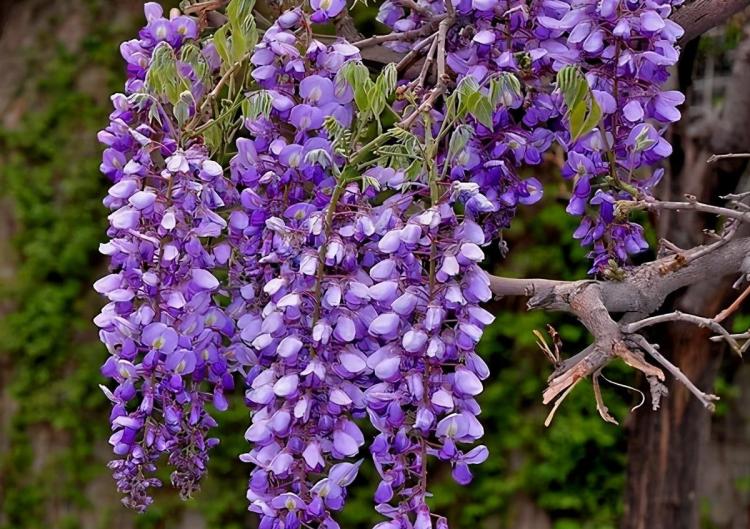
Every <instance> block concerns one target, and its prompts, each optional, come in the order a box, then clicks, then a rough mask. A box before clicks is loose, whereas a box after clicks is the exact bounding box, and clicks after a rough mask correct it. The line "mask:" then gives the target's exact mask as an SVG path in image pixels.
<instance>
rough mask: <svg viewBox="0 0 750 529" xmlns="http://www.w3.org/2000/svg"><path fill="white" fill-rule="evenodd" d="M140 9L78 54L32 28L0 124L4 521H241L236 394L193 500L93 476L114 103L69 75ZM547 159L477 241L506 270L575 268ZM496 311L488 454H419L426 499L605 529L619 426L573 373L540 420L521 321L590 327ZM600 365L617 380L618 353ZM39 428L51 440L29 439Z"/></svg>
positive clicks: (5, 524) (624, 400)
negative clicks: (7, 249) (423, 459)
mask: <svg viewBox="0 0 750 529" xmlns="http://www.w3.org/2000/svg"><path fill="white" fill-rule="evenodd" d="M85 4H86V5H87V9H89V10H90V11H91V20H102V17H104V19H106V10H107V9H108V7H107V5H108V2H106V1H105V0H86V1H85ZM358 19H359V20H363V17H362V12H361V11H360V12H359V13H358ZM137 23H139V21H138V20H132V21H131V22H130V23H127V24H101V23H99V24H92V25H91V27H90V28H89V29H88V31H87V34H86V37H85V40H84V42H83V46H82V49H80V50H78V51H77V52H76V53H71V52H70V51H67V50H66V48H65V47H64V46H62V45H61V44H60V43H59V42H54V41H50V42H42V43H40V45H39V50H38V56H35V55H34V54H31V55H30V56H29V58H28V60H30V61H36V62H37V63H38V64H39V70H38V73H37V74H36V80H35V86H33V90H35V91H37V92H38V93H40V94H44V98H43V101H44V104H43V105H40V106H39V107H35V108H34V109H32V110H30V111H28V112H27V113H26V114H25V115H24V117H23V119H22V121H21V123H20V124H19V125H18V126H15V127H14V128H13V129H12V130H10V129H0V152H2V153H3V155H2V157H0V162H1V163H2V166H1V167H0V197H1V198H2V199H3V200H4V201H5V203H7V204H10V206H11V216H12V218H13V223H14V226H15V228H14V234H15V235H14V241H13V244H14V246H13V247H14V252H15V258H14V261H15V267H16V273H15V276H14V277H13V279H12V280H11V281H8V282H6V283H3V284H1V285H0V300H1V301H2V302H3V305H6V304H8V305H10V306H11V307H12V309H11V310H10V313H9V314H7V315H6V316H5V318H4V319H3V320H2V322H1V323H0V365H4V366H6V367H8V368H9V372H10V376H9V377H8V385H7V387H5V388H4V390H5V391H8V392H9V394H10V396H11V398H12V400H13V402H14V403H15V411H14V413H13V415H12V418H11V423H10V431H9V442H10V449H9V450H8V451H7V452H3V453H0V513H2V515H1V516H0V520H2V522H0V527H2V529H42V528H49V527H60V528H63V529H76V528H80V527H84V525H85V526H86V527H101V528H105V527H111V526H112V525H118V526H119V525H121V522H122V521H123V520H129V519H134V520H135V521H134V524H135V526H136V527H138V528H142V529H146V528H171V527H177V525H178V521H179V520H180V519H181V518H182V516H183V515H184V510H185V509H186V508H188V509H195V510H197V511H198V512H200V513H201V514H202V515H203V516H204V517H205V520H206V522H207V523H206V526H207V527H209V528H212V529H214V528H216V529H219V528H221V529H239V528H241V527H248V526H252V525H253V522H252V517H250V516H249V515H248V514H247V513H246V510H245V499H244V489H245V480H246V477H245V476H246V473H247V471H248V469H247V468H245V466H244V465H242V464H240V463H239V462H238V460H237V455H238V454H239V453H242V452H243V451H245V450H246V445H245V441H244V439H243V436H242V433H243V432H244V430H245V428H246V424H247V421H248V416H247V413H246V411H245V410H244V408H243V406H242V404H241V399H240V398H239V396H237V395H235V404H236V405H235V406H234V407H233V408H232V410H233V411H230V412H227V413H225V414H223V415H221V416H220V420H221V430H222V431H221V433H220V437H221V438H222V444H221V446H220V447H219V448H218V449H217V451H216V452H215V453H214V455H213V457H212V460H211V467H210V472H209V479H208V481H207V483H206V484H205V486H204V490H203V491H202V492H201V494H200V495H199V496H198V497H197V498H196V499H194V500H192V501H191V502H189V503H188V504H182V503H181V502H180V501H179V500H177V499H176V495H174V494H170V491H169V490H166V491H165V493H163V494H160V497H159V498H157V502H156V504H155V505H154V506H153V508H152V509H151V510H150V511H149V513H148V514H145V515H142V516H136V515H134V514H131V513H129V512H126V511H125V509H124V508H122V507H121V506H120V505H119V503H118V501H117V499H116V496H115V494H114V484H113V483H112V482H111V481H110V480H106V479H104V481H99V480H101V479H102V476H103V475H105V474H106V473H107V470H106V468H105V463H106V457H107V453H108V448H109V447H108V446H106V439H107V437H108V432H107V424H108V422H107V413H108V409H107V401H106V399H105V398H104V396H103V395H102V394H101V393H100V392H99V390H98V388H97V384H99V383H100V382H102V380H101V377H100V376H99V373H98V369H99V366H100V365H101V363H102V362H103V361H104V359H105V357H106V351H105V349H104V347H103V346H101V345H100V344H99V343H98V341H97V337H96V333H95V329H94V328H93V325H92V323H91V318H92V317H93V316H94V315H95V314H96V311H97V309H98V306H99V305H100V303H101V302H100V300H99V299H97V297H96V296H95V295H94V294H92V292H91V288H90V284H91V283H92V282H93V281H94V280H95V279H96V278H97V277H98V276H101V275H103V273H104V272H105V265H104V262H103V260H102V259H101V258H100V257H99V256H98V254H97V245H98V243H99V242H100V241H101V240H103V239H104V232H105V225H106V221H105V215H106V212H105V209H104V208H103V207H102V206H101V202H100V200H101V197H103V196H104V194H105V192H106V185H107V183H106V181H105V178H104V177H103V176H101V175H100V174H99V173H98V168H97V167H98V163H99V160H98V153H99V146H98V145H97V143H96V132H97V130H98V129H99V128H101V127H103V126H104V125H105V123H106V116H107V114H108V112H109V104H108V102H107V100H106V98H104V97H95V96H94V95H92V93H91V87H87V89H86V90H82V88H81V85H80V82H79V81H80V78H81V76H82V75H83V73H84V71H85V70H86V69H88V68H91V67H92V65H93V66H96V67H98V68H100V69H103V71H105V72H107V75H106V82H105V83H104V84H103V85H102V86H101V87H98V90H99V91H100V92H102V94H104V93H105V92H112V91H116V90H118V89H119V87H120V86H121V84H122V82H123V79H124V74H123V68H122V64H121V63H120V59H119V56H118V54H117V47H118V44H119V42H120V41H121V40H123V39H124V38H129V36H130V35H133V34H134V33H135V30H136V28H137V26H136V25H135V24H137ZM42 58H43V59H44V60H42ZM554 172H555V171H550V174H547V175H541V176H542V177H543V179H544V180H545V181H547V182H550V184H549V186H548V190H547V191H548V192H547V194H546V195H547V198H545V200H544V202H543V203H542V204H539V205H537V206H535V207H534V208H532V209H529V210H527V211H524V212H523V214H522V215H521V216H520V217H519V218H518V219H517V221H516V223H515V224H514V226H513V228H512V229H511V230H510V231H509V232H508V233H507V235H506V238H507V241H508V244H509V246H510V248H511V254H510V256H511V257H510V258H509V259H508V260H505V261H504V260H502V259H501V257H500V253H499V251H497V250H491V251H490V254H492V255H491V256H492V259H491V261H490V262H492V263H495V264H494V266H495V267H496V268H497V270H501V271H502V273H504V274H506V275H514V274H515V275H522V274H523V275H537V276H547V277H558V278H573V277H576V278H580V277H583V276H584V275H585V267H586V259H585V257H584V254H583V251H582V250H581V249H580V248H578V247H577V244H575V243H574V242H572V241H571V238H570V233H571V231H572V230H573V229H574V226H573V224H572V221H571V219H570V218H569V217H568V216H567V215H566V214H565V213H564V206H563V204H562V203H561V202H558V201H556V199H555V197H556V196H557V195H558V194H559V191H560V189H561V188H560V187H559V186H560V182H559V181H558V180H557V179H556V178H557V177H555V176H554ZM492 310H493V311H494V312H495V313H496V314H497V321H496V322H495V323H494V325H493V326H492V327H491V328H490V329H489V331H488V332H487V334H486V336H485V338H484V341H483V342H482V344H481V353H482V354H483V356H484V357H485V359H486V360H487V362H488V363H489V364H490V366H491V368H492V372H493V375H492V378H491V379H490V380H488V381H487V384H486V390H485V392H484V394H483V396H482V397H481V404H482V408H483V410H484V412H483V415H482V419H483V423H484V425H485V427H486V430H487V435H486V443H487V445H488V446H489V448H490V452H491V457H490V459H489V460H488V461H487V462H486V463H485V464H484V465H482V466H481V468H479V469H477V471H476V479H475V481H474V483H472V484H471V485H470V486H469V487H459V486H457V485H455V484H454V483H453V482H452V481H451V479H450V475H449V474H450V472H449V469H446V468H443V467H439V466H435V467H434V468H432V469H431V475H432V476H433V487H432V488H433V491H434V494H435V497H434V506H435V508H436V509H437V510H438V511H439V512H443V513H445V514H447V515H448V516H449V517H450V519H451V520H452V521H453V527H456V528H468V527H482V528H485V527H486V528H501V527H512V526H513V523H514V522H513V520H515V519H516V517H517V515H518V510H519V506H520V505H522V504H524V503H528V502H531V503H533V504H534V505H536V506H537V507H538V508H540V509H542V510H543V511H545V512H546V513H547V516H549V518H550V519H551V520H552V523H553V527H554V528H555V529H572V528H592V529H594V528H596V529H608V528H614V527H615V522H616V519H617V516H618V514H619V513H620V511H621V496H622V491H623V485H624V483H623V481H624V464H625V461H624V454H625V442H624V431H623V429H622V428H618V427H615V426H612V425H609V424H606V423H604V422H602V421H601V419H600V418H599V417H598V415H597V414H596V411H595V409H594V403H593V398H592V393H591V388H590V386H585V385H583V384H582V385H581V386H579V387H578V388H577V389H576V391H574V392H573V393H572V394H571V395H570V397H569V398H568V399H567V401H566V404H565V406H563V407H562V408H561V410H560V411H559V412H558V414H557V417H556V418H555V420H554V422H553V425H552V426H551V427H550V428H549V429H545V428H544V426H543V422H544V418H545V415H546V412H547V410H546V409H544V408H543V407H542V406H541V393H542V390H543V387H544V384H545V378H546V376H547V375H548V374H549V372H550V370H551V367H550V366H549V364H548V363H547V362H546V360H545V359H544V357H543V355H542V353H541V352H540V351H539V350H538V348H537V347H536V346H535V338H534V336H533V335H532V330H533V329H539V330H544V327H545V325H546V324H547V323H552V324H553V325H554V326H555V327H556V328H557V329H558V330H559V332H560V334H561V336H562V338H563V340H564V342H565V344H564V353H565V354H573V353H575V352H577V351H578V350H579V349H580V348H581V347H582V346H583V344H585V341H586V337H585V336H584V335H583V333H582V331H581V328H580V327H579V326H578V325H576V324H574V322H572V321H571V320H567V319H564V318H560V317H558V318H551V317H550V316H549V315H545V314H542V313H527V312H525V310H524V307H523V306H522V304H520V302H513V303H497V304H495V305H494V306H493V307H492ZM609 376H610V377H611V378H615V379H617V378H618V377H619V378H620V379H621V380H627V379H626V378H625V375H624V371H623V372H618V368H617V367H615V368H612V369H611V372H610V373H609ZM605 391H606V392H607V393H606V395H605V396H606V398H607V399H608V404H609V406H610V409H611V411H612V412H613V414H614V415H615V416H616V417H618V418H624V417H625V416H626V414H627V408H628V404H630V402H631V400H633V397H632V395H628V394H627V393H622V392H621V390H618V391H613V390H605ZM44 436H46V438H47V439H48V441H49V445H50V446H52V447H53V449H52V450H49V451H45V453H40V450H39V449H38V444H39V443H38V439H40V438H44ZM94 480H97V481H94ZM374 483H375V482H374V477H373V474H372V472H371V471H370V472H364V473H363V475H362V476H361V477H360V478H359V480H358V483H357V486H356V487H353V490H354V493H353V498H352V500H351V502H350V504H349V506H348V507H347V508H346V510H345V511H344V513H343V514H342V516H341V520H342V522H343V523H342V526H343V527H345V528H346V529H355V528H360V527H361V528H364V527H368V525H369V524H371V523H372V521H373V520H374V519H375V515H374V513H373V510H372V501H371V496H372V493H373V491H374V487H375V484H374ZM102 484H104V485H102ZM92 487H93V488H94V490H92ZM105 489H106V490H105ZM85 520H87V521H85ZM92 520H93V522H92ZM84 521H85V522H84ZM128 525H129V524H128ZM126 526H127V525H126Z"/></svg>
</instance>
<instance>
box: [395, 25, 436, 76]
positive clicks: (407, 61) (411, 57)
mask: <svg viewBox="0 0 750 529" xmlns="http://www.w3.org/2000/svg"><path fill="white" fill-rule="evenodd" d="M436 36H437V33H433V34H432V35H429V36H427V38H425V39H424V40H422V41H420V42H419V43H417V45H416V46H414V47H413V48H412V50H411V51H410V52H409V53H407V54H406V55H404V58H403V59H401V60H400V61H399V62H398V64H397V65H396V71H398V72H403V71H405V70H407V69H408V68H409V67H410V66H411V65H412V64H414V62H415V61H416V60H417V59H418V58H419V56H420V54H421V53H422V50H424V48H425V47H426V46H427V45H428V44H431V43H434V42H435V37H436ZM430 49H432V48H430ZM428 56H429V52H428Z"/></svg>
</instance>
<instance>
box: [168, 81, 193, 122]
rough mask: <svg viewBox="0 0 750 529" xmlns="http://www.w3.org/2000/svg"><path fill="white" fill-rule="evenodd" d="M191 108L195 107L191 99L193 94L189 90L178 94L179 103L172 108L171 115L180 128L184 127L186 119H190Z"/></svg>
mask: <svg viewBox="0 0 750 529" xmlns="http://www.w3.org/2000/svg"><path fill="white" fill-rule="evenodd" d="M191 106H193V107H195V99H193V94H192V93H191V92H190V91H189V90H186V91H184V92H182V93H181V94H180V99H179V101H177V103H175V105H174V107H173V108H172V113H173V114H174V117H175V119H176V120H177V124H178V125H179V126H180V127H182V126H183V125H185V123H187V121H188V119H190V107H191Z"/></svg>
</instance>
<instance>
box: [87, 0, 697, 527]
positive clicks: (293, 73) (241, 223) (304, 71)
mask: <svg viewBox="0 0 750 529" xmlns="http://www.w3.org/2000/svg"><path fill="white" fill-rule="evenodd" d="M677 3H678V2H677V1H671V2H670V1H667V0H664V1H660V0H638V1H635V0H619V1H617V0H605V1H601V0H590V1H589V0H576V1H575V2H573V1H559V0H554V1H552V0H534V1H532V2H528V1H521V0H512V1H505V0H503V1H502V2H498V1H497V0H459V1H455V2H453V3H452V4H450V5H446V4H445V3H444V2H443V1H442V0H441V1H437V0H435V1H428V0H417V1H416V2H415V3H414V5H411V4H410V5H411V6H410V7H409V6H406V7H405V6H404V5H402V4H401V3H399V2H390V1H386V2H384V3H383V4H382V5H381V8H380V12H379V15H378V20H380V21H381V22H383V23H384V24H386V25H387V26H388V27H390V28H391V29H392V30H393V32H394V34H393V35H392V36H391V37H388V38H387V39H384V42H385V45H386V46H387V47H390V48H391V50H393V51H396V52H400V53H407V52H410V51H411V52H414V53H417V52H419V53H423V54H425V55H427V60H426V61H425V62H424V63H423V64H424V65H425V66H424V68H423V69H422V71H421V72H420V73H418V74H416V75H411V74H410V73H406V74H405V73H404V72H405V71H406V70H408V68H403V67H402V68H401V69H400V70H399V68H397V67H394V65H390V66H388V67H385V68H383V71H382V72H380V73H379V74H378V75H377V76H375V77H373V76H372V75H371V74H370V72H369V71H368V69H367V68H366V67H365V66H364V65H363V64H362V62H361V57H360V50H359V47H366V46H368V45H370V44H371V43H372V42H371V41H369V39H366V40H365V41H362V42H359V43H354V44H351V43H348V42H346V41H345V40H343V39H335V40H332V41H325V42H321V41H320V40H317V39H316V33H314V32H313V29H312V28H313V25H314V24H322V23H327V22H329V21H330V20H332V19H333V18H335V17H337V16H339V15H340V13H341V12H342V11H343V9H344V7H345V4H344V2H343V1H339V0H321V1H315V0H313V1H312V2H311V3H310V6H309V9H307V10H306V9H301V8H297V9H292V10H289V11H286V12H284V13H282V14H281V15H280V16H279V17H278V18H277V19H276V20H275V21H274V22H273V23H272V24H271V26H270V27H269V28H267V29H266V30H265V31H264V33H263V36H262V38H260V40H258V39H257V33H256V31H255V26H254V21H253V13H252V5H251V3H250V2H248V1H247V0H232V1H231V2H230V3H229V5H228V6H227V8H226V10H225V15H226V23H225V24H224V25H223V26H222V27H220V28H218V29H215V28H209V27H207V20H208V18H207V17H206V16H204V15H205V14H201V15H200V16H197V17H196V18H191V17H188V16H185V15H182V14H180V13H179V12H178V11H176V10H173V11H172V12H171V13H170V16H169V18H166V17H164V16H163V12H162V10H161V8H160V7H159V6H157V5H156V4H153V3H149V4H146V19H147V26H146V27H145V28H144V29H143V30H142V31H141V32H140V34H139V38H138V39H136V40H132V41H128V42H126V43H124V44H123V45H122V54H123V57H124V58H125V61H126V63H127V71H128V81H127V83H126V86H125V94H117V95H115V96H113V98H112V101H113V104H114V107H115V110H114V112H113V113H112V115H111V116H110V125H109V126H108V127H107V128H106V129H105V130H104V131H102V132H101V133H100V136H99V138H100V140H101V141H102V143H103V144H105V146H106V148H105V151H104V155H103V161H102V165H101V170H102V172H103V173H104V174H105V175H107V176H108V177H109V178H110V180H111V181H112V187H111V188H110V190H109V194H108V196H107V198H106V199H105V201H104V204H105V206H106V207H108V208H109V209H110V210H111V215H110V217H109V221H110V228H109V229H108V231H107V235H108V237H109V238H110V240H109V241H108V242H106V243H104V244H103V245H102V247H101V249H102V252H103V253H104V254H105V255H107V256H108V258H109V260H110V266H111V273H110V274H109V275H107V276H106V277H104V278H102V279H101V280H99V281H98V282H97V283H96V284H95V289H96V290H97V291H98V292H100V293H102V294H103V295H104V296H105V297H107V299H108V300H109V302H108V304H107V305H106V306H105V307H104V308H103V309H102V312H101V314H100V315H99V316H97V318H96V324H97V325H98V326H99V328H100V336H101V339H102V341H103V342H104V343H105V345H106V346H107V349H108V351H109V353H110V357H109V358H108V360H107V361H106V362H105V364H104V366H103V368H102V373H103V374H104V375H105V376H107V377H108V378H110V379H111V380H112V381H113V387H111V388H106V387H104V388H103V389H104V392H105V394H106V395H107V397H108V398H109V399H110V400H111V401H112V403H113V410H112V414H111V424H112V432H113V433H112V436H111V438H110V442H111V444H112V446H113V447H114V452H115V454H116V459H115V460H114V461H112V462H111V463H110V467H111V468H112V469H113V471H114V475H115V479H116V481H117V485H118V488H119V490H120V491H121V492H123V493H124V494H125V495H126V498H125V500H124V501H125V503H126V504H127V505H129V506H131V507H133V508H135V509H137V510H143V509H145V508H146V507H147V506H148V504H149V503H150V502H151V498H150V495H149V489H150V488H152V487H156V486H159V485H160V482H159V481H158V480H157V479H156V478H155V477H154V472H155V471H156V467H157V465H158V464H159V460H160V459H161V458H162V456H165V459H166V460H167V464H168V465H170V466H171V467H172V468H173V472H172V482H173V484H174V485H175V487H177V488H178V489H180V491H181V493H182V495H183V496H189V495H190V494H191V492H192V491H194V490H195V489H196V488H197V486H198V483H199V480H200V478H201V476H202V475H203V474H204V473H205V470H206V463H207V460H208V454H209V449H210V448H211V447H212V446H213V445H215V444H216V443H217V442H218V440H217V439H215V438H212V437H210V435H211V433H210V432H211V429H212V428H213V427H214V426H216V422H215V420H214V419H213V417H212V415H211V412H209V410H208V407H209V406H212V407H213V408H214V409H216V410H219V411H221V410H224V409H226V408H227V406H228V402H227V399H226V393H227V392H228V391H230V390H231V389H233V387H234V384H235V378H236V379H237V382H238V384H239V385H242V386H244V403H245V405H246V406H247V408H248V410H249V412H250V419H249V425H248V428H247V430H246V432H245V438H246V440H247V441H248V442H249V443H250V447H249V449H248V451H247V453H245V454H242V455H240V459H241V460H242V461H245V462H247V463H249V464H250V465H251V467H250V477H249V480H248V490H247V498H248V501H249V509H250V510H251V511H253V512H255V513H257V514H258V515H259V516H260V519H261V521H260V527H262V528H263V529H297V528H299V527H303V526H304V527H324V528H328V529H335V528H336V527H338V525H337V523H336V522H335V520H334V513H335V512H336V511H339V510H341V509H342V508H343V507H344V504H345V500H346V497H347V489H348V487H349V486H350V485H351V484H352V482H353V481H354V480H355V479H356V477H357V475H358V471H359V468H360V466H361V465H362V464H363V462H364V459H365V458H364V457H363V454H362V452H363V449H364V448H365V447H367V449H368V450H369V453H370V455H371V457H372V461H373V463H374V466H375V468H376V470H377V473H378V475H379V478H380V479H379V481H378V484H377V486H376V490H375V493H374V503H375V509H376V510H377V512H379V513H380V514H382V515H383V516H384V518H385V521H383V522H381V523H380V524H378V529H412V528H414V529H428V528H432V527H433V522H434V523H435V525H436V526H437V527H438V528H440V529H443V528H445V527H447V521H446V520H445V518H443V517H441V516H440V515H438V514H436V513H432V512H431V511H430V507H429V506H428V498H429V496H430V490H429V480H428V470H429V468H430V465H434V464H438V463H437V462H442V464H445V465H449V466H450V468H451V472H452V475H453V477H454V479H455V480H456V481H457V482H458V483H460V484H463V485H465V484H468V483H469V482H470V481H471V478H472V470H471V466H472V465H475V464H479V463H481V462H482V461H484V460H485V459H486V457H487V453H488V452H487V448H486V447H485V446H483V445H481V444H477V443H478V442H479V441H480V440H481V438H482V435H483V428H482V425H481V422H480V419H479V415H480V411H481V410H480V406H479V403H478V400H477V399H478V398H480V394H481V392H482V389H483V383H482V381H483V380H485V379H486V378H487V377H488V376H489V375H490V373H489V369H488V367H487V365H486V364H485V362H484V361H483V360H482V358H481V357H480V356H479V355H478V354H477V351H476V348H477V344H478V343H479V341H480V339H481V337H482V335H483V332H484V329H485V327H486V326H487V325H489V324H490V323H491V322H492V321H493V316H492V315H491V314H490V313H489V312H487V311H486V310H485V309H483V308H482V304H483V303H485V302H486V301H488V300H489V299H490V297H491V291H490V287H489V278H488V275H487V273H486V272H485V271H484V270H483V269H482V268H481V264H482V262H483V260H484V251H483V249H482V248H483V247H485V246H487V245H488V244H490V243H492V242H493V241H496V240H498V239H500V238H501V236H502V230H504V229H506V228H507V227H508V226H509V225H510V223H511V221H512V219H513V217H514V216H515V214H516V211H517V209H518V207H519V206H527V205H532V204H534V203H536V202H538V201H539V200H540V199H541V197H542V184H541V182H540V181H539V180H538V179H537V178H534V177H533V176H528V175H527V169H528V168H532V169H533V168H535V167H537V166H539V165H540V164H542V163H543V161H544V158H545V154H547V153H549V152H550V151H551V150H552V149H560V150H562V151H563V152H564V155H565V156H564V164H563V168H562V171H561V172H562V176H563V178H565V179H566V180H569V181H570V182H571V191H570V199H569V202H568V207H567V211H568V213H569V214H571V215H574V216H580V217H581V218H582V220H581V224H580V226H579V228H578V229H577V230H576V231H575V233H574V234H573V237H575V238H576V239H580V240H581V243H582V244H583V245H585V246H591V247H592V252H591V257H592V259H593V267H592V273H602V272H607V271H610V270H611V269H612V268H613V267H616V266H619V265H625V264H626V263H627V259H628V256H629V255H632V254H634V253H637V252H639V251H641V250H643V249H644V248H645V246H646V244H645V242H644V239H643V229H642V228H641V226H639V225H638V224H635V223H633V222H631V221H630V220H629V219H628V215H627V210H626V209H623V208H622V207H620V202H622V201H632V200H641V199H643V198H647V197H648V196H649V195H650V193H651V191H652V189H653V187H654V186H655V185H656V183H657V182H658V180H659V178H660V176H661V170H660V169H652V168H651V166H652V165H653V164H656V163H659V162H660V161H661V160H663V159H664V158H665V157H666V156H668V155H669V153H670V150H671V149H670V146H669V144H668V143H667V141H666V140H665V139H664V131H665V127H666V126H667V125H668V124H669V123H671V122H674V121H676V120H677V119H678V118H679V111H678V110H677V109H676V107H677V106H679V104H680V103H681V102H682V99H683V98H682V95H681V94H679V93H677V92H670V91H666V92H665V91H662V90H661V89H660V87H661V85H662V84H663V83H664V82H665V81H666V79H667V75H668V74H667V68H669V66H671V65H673V64H674V63H675V61H676V59H677V53H678V52H677V48H676V47H675V46H676V45H675V43H676V41H677V39H678V38H679V36H680V34H681V30H680V28H679V27H677V26H676V25H675V24H674V23H672V22H671V21H670V20H669V19H668V17H669V14H670V12H671V8H672V6H673V5H676V4H677ZM438 50H444V52H445V53H444V55H442V56H439V55H438ZM431 65H436V67H435V71H434V75H433V72H431V70H430V66H431ZM402 66H403V65H402ZM394 123H395V124H394ZM370 427H372V428H374V430H375V434H374V435H373V436H372V438H370V439H368V438H366V435H365V432H367V431H368V430H371V428H370Z"/></svg>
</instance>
